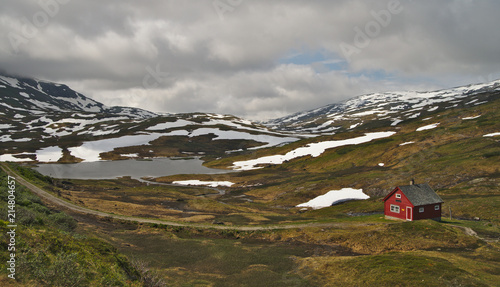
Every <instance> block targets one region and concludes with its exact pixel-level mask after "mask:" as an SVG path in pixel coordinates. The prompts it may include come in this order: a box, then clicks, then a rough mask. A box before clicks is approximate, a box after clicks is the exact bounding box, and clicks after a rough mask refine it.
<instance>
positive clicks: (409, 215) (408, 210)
mask: <svg viewBox="0 0 500 287" xmlns="http://www.w3.org/2000/svg"><path fill="white" fill-rule="evenodd" d="M406 220H408V221H412V220H413V213H412V208H411V207H409V206H407V207H406Z"/></svg>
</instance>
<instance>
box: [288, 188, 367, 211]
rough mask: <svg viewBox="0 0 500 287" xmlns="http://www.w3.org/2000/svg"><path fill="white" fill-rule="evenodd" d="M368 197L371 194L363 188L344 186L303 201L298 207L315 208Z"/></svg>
mask: <svg viewBox="0 0 500 287" xmlns="http://www.w3.org/2000/svg"><path fill="white" fill-rule="evenodd" d="M368 198H370V196H368V195H366V194H364V193H363V190H362V189H353V188H342V189H341V190H331V191H329V192H327V193H326V194H323V195H320V196H318V197H316V198H313V199H311V200H309V201H308V202H305V203H301V204H299V205H297V207H310V208H313V209H320V208H324V207H329V206H332V205H334V204H337V203H341V202H344V201H349V200H363V199H368Z"/></svg>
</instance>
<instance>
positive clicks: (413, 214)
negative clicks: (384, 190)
mask: <svg viewBox="0 0 500 287" xmlns="http://www.w3.org/2000/svg"><path fill="white" fill-rule="evenodd" d="M442 203H443V200H442V199H441V197H439V195H437V193H436V192H435V191H434V190H433V189H432V188H431V187H430V186H429V185H428V184H427V183H424V184H413V181H412V184H411V185H404V186H398V187H396V188H395V189H394V190H393V191H392V192H391V193H389V194H388V195H387V196H386V197H385V198H384V214H385V218H387V219H402V220H408V221H412V220H418V219H435V220H441V204H442Z"/></svg>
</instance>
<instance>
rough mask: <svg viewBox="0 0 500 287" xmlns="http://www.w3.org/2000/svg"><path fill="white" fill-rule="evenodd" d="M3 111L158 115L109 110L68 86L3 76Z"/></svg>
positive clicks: (0, 90) (0, 82) (0, 85)
mask: <svg viewBox="0 0 500 287" xmlns="http://www.w3.org/2000/svg"><path fill="white" fill-rule="evenodd" d="M0 95H1V98H2V101H1V102H0V112H1V113H3V114H6V115H10V114H13V113H15V114H21V115H28V114H31V115H32V114H47V113H60V112H90V113H101V114H111V115H119V116H125V117H129V118H135V119H146V118H151V117H155V116H157V115H156V114H155V113H152V112H149V111H146V110H142V109H138V108H126V107H107V106H105V105H103V104H102V103H99V102H97V101H95V100H93V99H90V98H88V97H86V96H84V95H82V94H80V93H78V92H76V91H74V90H72V89H71V88H69V87H68V86H66V85H62V84H57V83H52V82H47V81H40V80H36V79H30V78H21V77H13V76H3V75H0Z"/></svg>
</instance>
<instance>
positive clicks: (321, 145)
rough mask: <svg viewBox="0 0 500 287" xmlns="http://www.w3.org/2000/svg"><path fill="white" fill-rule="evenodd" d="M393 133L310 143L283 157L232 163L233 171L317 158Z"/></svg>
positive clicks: (267, 157)
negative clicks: (326, 153) (328, 150)
mask: <svg viewBox="0 0 500 287" xmlns="http://www.w3.org/2000/svg"><path fill="white" fill-rule="evenodd" d="M395 133H396V132H376V133H368V134H365V135H364V136H361V137H357V138H351V139H345V140H334V141H324V142H318V143H311V144H308V145H307V146H304V147H300V148H297V149H294V150H292V151H290V152H288V153H287V154H285V155H273V156H265V157H261V158H258V159H253V160H247V161H238V162H234V163H233V169H235V170H253V169H259V168H260V167H258V165H262V164H282V163H284V162H285V161H289V160H292V159H295V158H299V157H303V156H312V157H317V156H319V155H321V154H322V153H324V152H325V151H326V150H327V149H331V148H335V147H341V146H345V145H357V144H362V143H366V142H369V141H372V140H375V139H380V138H385V137H389V136H392V135H394V134H395Z"/></svg>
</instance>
